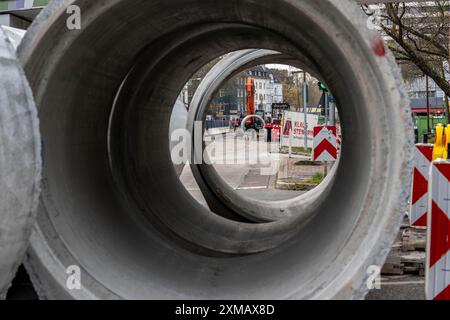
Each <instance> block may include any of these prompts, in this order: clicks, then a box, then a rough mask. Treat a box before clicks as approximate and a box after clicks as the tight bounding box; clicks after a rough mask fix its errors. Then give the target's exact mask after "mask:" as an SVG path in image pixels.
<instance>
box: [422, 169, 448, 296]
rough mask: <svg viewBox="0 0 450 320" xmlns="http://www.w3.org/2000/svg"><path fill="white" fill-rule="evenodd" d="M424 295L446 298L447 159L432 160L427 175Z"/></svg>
mask: <svg viewBox="0 0 450 320" xmlns="http://www.w3.org/2000/svg"><path fill="white" fill-rule="evenodd" d="M429 188H430V200H429V208H430V209H429V210H430V214H429V217H428V225H429V227H428V235H427V266H426V284H425V290H426V297H427V299H428V300H450V200H449V199H450V162H449V161H447V160H439V161H435V162H433V164H432V166H431V176H430V184H429Z"/></svg>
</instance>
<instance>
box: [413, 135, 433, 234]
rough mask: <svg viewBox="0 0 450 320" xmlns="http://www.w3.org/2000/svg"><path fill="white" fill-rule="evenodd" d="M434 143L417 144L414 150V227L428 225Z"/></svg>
mask: <svg viewBox="0 0 450 320" xmlns="http://www.w3.org/2000/svg"><path fill="white" fill-rule="evenodd" d="M433 146H434V145H433V144H421V143H420V144H417V145H416V148H415V151H414V172H413V183H412V192H411V194H412V196H411V208H410V217H409V218H410V224H411V226H412V227H426V226H427V211H428V179H429V174H430V165H431V162H432V158H433Z"/></svg>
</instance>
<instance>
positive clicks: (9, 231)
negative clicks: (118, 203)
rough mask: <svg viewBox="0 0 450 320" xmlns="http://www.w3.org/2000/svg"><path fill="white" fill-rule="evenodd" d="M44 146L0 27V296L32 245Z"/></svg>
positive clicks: (18, 68)
mask: <svg viewBox="0 0 450 320" xmlns="http://www.w3.org/2000/svg"><path fill="white" fill-rule="evenodd" d="M40 147H41V144H40V135H39V130H38V118H37V110H36V107H35V105H34V100H33V95H32V93H31V90H30V88H29V86H28V82H27V80H26V78H25V74H24V72H23V70H22V67H21V65H20V63H19V62H18V60H17V57H16V53H15V49H14V46H13V44H12V43H11V41H10V40H9V39H8V38H7V36H6V34H5V32H4V31H3V29H2V28H1V27H0V299H2V298H4V297H5V294H6V290H7V289H8V287H9V286H10V284H11V281H12V279H13V277H14V275H15V273H16V271H17V268H18V267H19V265H20V264H21V263H22V259H23V257H24V255H25V250H26V248H27V247H28V240H29V236H30V234H31V228H32V226H33V224H34V217H35V212H36V207H37V204H38V197H39V191H40V173H41V161H40V156H41V154H40Z"/></svg>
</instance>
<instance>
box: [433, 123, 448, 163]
mask: <svg viewBox="0 0 450 320" xmlns="http://www.w3.org/2000/svg"><path fill="white" fill-rule="evenodd" d="M445 131H448V130H445ZM446 149H447V147H446V146H445V145H444V127H443V126H442V124H440V123H439V124H438V125H437V127H436V141H435V143H434V148H433V161H434V160H437V159H446V158H444V153H445V151H446Z"/></svg>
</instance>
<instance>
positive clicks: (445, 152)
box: [444, 124, 450, 159]
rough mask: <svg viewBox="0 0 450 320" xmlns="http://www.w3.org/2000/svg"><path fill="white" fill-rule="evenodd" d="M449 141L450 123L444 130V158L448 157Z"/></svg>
mask: <svg viewBox="0 0 450 320" xmlns="http://www.w3.org/2000/svg"><path fill="white" fill-rule="evenodd" d="M449 143H450V124H448V125H447V127H446V128H445V130H444V159H448V145H449Z"/></svg>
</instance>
